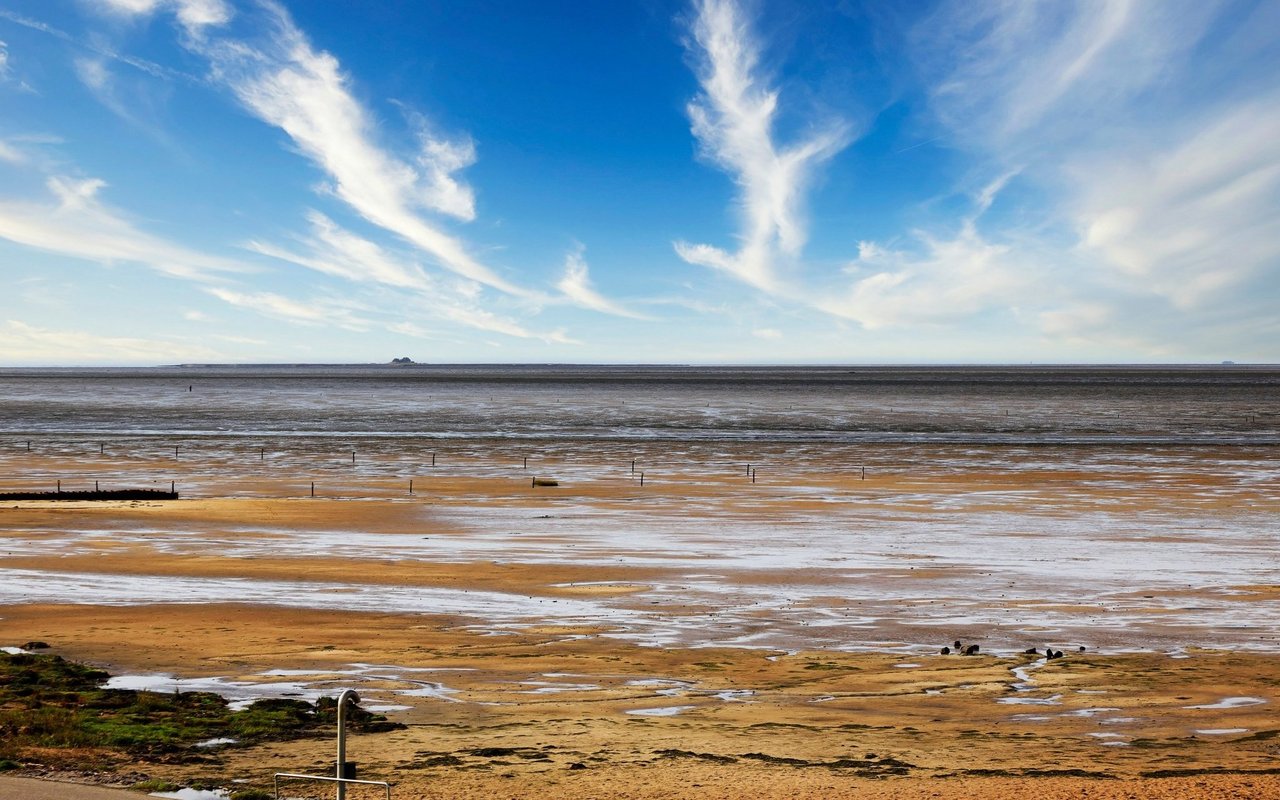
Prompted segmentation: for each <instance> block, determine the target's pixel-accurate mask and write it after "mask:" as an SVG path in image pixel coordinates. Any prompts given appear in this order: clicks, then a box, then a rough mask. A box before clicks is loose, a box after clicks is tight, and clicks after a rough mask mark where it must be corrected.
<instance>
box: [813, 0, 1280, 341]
mask: <svg viewBox="0 0 1280 800" xmlns="http://www.w3.org/2000/svg"><path fill="white" fill-rule="evenodd" d="M1246 5H1247V4H1246ZM1240 11H1241V9H1240V8H1235V9H1231V8H1228V7H1227V6H1226V5H1224V4H1221V3H1216V2H1205V3H1201V2H1181V1H1180V0H1170V2H1159V3H1149V2H1140V1H1139V0H1132V1H1130V0H1123V1H1121V2H1107V3H1078V4H1067V5H1063V4H1056V5H1055V4H1032V3H1020V2H1013V1H1012V0H1009V1H1008V2H992V3H984V4H981V5H980V6H976V7H975V6H974V5H973V4H969V3H959V2H946V3H943V4H941V5H940V6H939V7H938V9H937V10H936V11H935V13H934V14H933V15H932V16H931V17H929V18H928V19H926V20H924V21H923V22H922V23H921V24H920V25H919V26H918V27H917V28H916V29H915V30H914V31H913V32H912V34H911V35H910V36H909V37H908V40H909V41H910V43H911V44H912V47H913V51H914V53H915V55H916V60H917V63H918V65H919V67H920V70H921V73H922V75H923V77H924V79H925V82H926V83H925V87H924V88H925V90H926V91H927V93H928V96H929V98H930V106H929V108H930V111H931V112H932V114H933V118H934V120H935V121H936V123H937V124H938V125H939V126H940V127H941V128H942V129H943V130H944V131H945V139H946V141H947V142H948V143H950V144H951V145H952V146H954V147H957V148H959V149H960V150H961V151H962V152H964V153H965V154H966V155H967V156H968V157H969V158H970V159H971V163H972V164H973V170H974V171H975V172H976V173H977V174H982V173H983V172H985V173H986V174H987V175H988V176H990V183H989V186H988V188H989V190H983V192H981V193H978V195H976V196H974V198H973V205H974V207H975V208H977V209H978V210H977V211H976V212H975V213H974V214H972V215H971V216H969V217H967V218H965V219H964V220H962V222H961V224H960V225H959V228H960V230H959V233H957V234H947V233H942V232H940V230H945V228H944V227H942V226H939V227H938V228H935V229H933V230H924V231H917V232H916V233H915V234H913V236H912V240H911V241H912V243H913V244H914V246H911V247H904V246H903V245H902V244H899V245H898V246H896V247H891V246H885V245H880V244H876V243H866V244H864V248H863V253H862V254H860V257H859V258H858V259H857V260H855V261H854V262H853V263H852V264H851V266H850V271H851V272H852V274H853V276H854V278H855V280H854V283H853V285H852V286H851V288H850V290H849V291H848V292H847V293H845V294H844V295H842V296H837V299H835V300H833V301H831V303H829V304H827V307H828V309H829V310H832V311H833V312H835V313H840V314H842V315H847V316H849V317H850V318H852V319H856V320H858V321H859V322H861V323H862V324H864V325H865V326H868V327H887V326H892V325H898V324H901V325H911V324H918V323H920V322H926V321H930V320H932V321H936V322H940V323H945V322H947V321H954V322H962V321H964V320H966V319H972V318H973V317H974V316H975V315H978V314H983V313H992V312H997V311H1003V312H1005V313H1008V314H1012V315H1015V316H1017V317H1018V318H1019V319H1021V320H1023V322H1024V325H1025V326H1026V328H1027V329H1028V331H1027V332H1028V333H1029V334H1031V335H1036V334H1041V335H1044V336H1047V337H1050V338H1055V339H1065V340H1071V341H1080V342H1092V343H1097V344H1104V343H1110V344H1111V345H1113V346H1114V347H1116V348H1119V349H1123V350H1126V351H1129V352H1146V353H1149V354H1152V355H1160V354H1162V353H1164V352H1167V350H1166V348H1167V343H1168V342H1170V341H1177V340H1182V341H1184V352H1185V340H1186V339H1187V337H1195V338H1197V339H1199V340H1203V341H1204V342H1206V343H1211V344H1208V345H1206V346H1224V347H1226V346H1230V342H1231V339H1232V336H1231V334H1230V333H1229V330H1228V329H1229V322H1228V320H1230V319H1231V318H1233V317H1234V318H1235V319H1236V320H1237V324H1238V321H1239V320H1242V319H1249V320H1251V321H1252V324H1253V325H1255V326H1257V327H1259V328H1264V327H1265V328H1270V329H1274V328H1275V324H1274V311H1273V310H1271V309H1270V308H1269V307H1266V304H1265V303H1260V302H1259V301H1258V298H1259V297H1261V296H1274V295H1275V293H1276V292H1280V246H1278V245H1277V244H1276V243H1277V241H1278V236H1277V234H1278V233H1280V231H1278V230H1277V223H1276V220H1278V219H1280V116H1278V115H1277V114H1276V112H1275V111H1274V109H1275V108H1276V107H1277V104H1276V95H1275V88H1274V82H1269V81H1266V80H1263V79H1260V78H1259V77H1258V76H1259V75H1260V74H1264V73H1265V70H1263V71H1262V72H1260V71H1259V59H1260V58H1261V60H1266V59H1267V58H1270V59H1271V60H1274V59H1275V57H1276V50H1277V48H1276V46H1275V43H1274V42H1271V43H1270V44H1257V43H1256V42H1257V37H1253V36H1250V35H1248V33H1247V29H1248V28H1249V27H1250V26H1254V27H1256V26H1258V25H1259V24H1261V23H1260V22H1259V21H1258V20H1253V19H1251V18H1250V16H1249V15H1248V14H1239V12H1240ZM1237 15H1238V18H1237ZM1233 25H1234V26H1236V27H1237V30H1236V32H1235V33H1233V32H1232V31H1231V28H1232V26H1233ZM1215 27H1216V28H1217V29H1218V30H1217V32H1218V34H1219V36H1218V39H1217V40H1215V43H1206V42H1205V41H1204V37H1205V35H1206V31H1208V30H1210V29H1213V28H1215ZM1250 41H1253V42H1255V44H1252V45H1249V46H1245V45H1246V43H1248V42H1250ZM1267 48H1270V53H1269V55H1268V54H1267V53H1266V49H1267ZM1243 51H1249V52H1247V53H1246V52H1243ZM1233 69H1234V70H1235V73H1232V72H1231V70H1233ZM1210 72H1212V73H1214V74H1213V75H1212V76H1211V77H1210V78H1207V76H1206V73H1210ZM1205 86H1215V87H1218V89H1217V90H1216V92H1206V91H1205ZM1221 87H1229V88H1228V89H1227V90H1226V91H1223V90H1222V88H1221ZM1015 173H1016V174H1017V175H1018V178H1019V180H1020V181H1022V182H1023V183H1024V185H1026V186H1031V187H1034V189H1035V191H1036V192H1037V193H1038V196H1039V198H1038V203H1039V204H1040V206H1041V208H1040V209H1039V211H1040V213H1039V215H1038V216H1039V218H1038V219H1037V220H1036V221H1035V222H1034V223H1031V224H1028V223H1027V222H1025V221H1024V218H1019V217H1016V216H1004V217H1001V216H999V215H994V216H989V217H986V218H982V215H983V213H984V212H985V211H987V210H988V209H989V208H990V207H991V205H992V202H993V201H994V199H995V198H996V196H997V195H998V194H1000V193H1001V191H1002V190H1004V187H1005V185H1006V183H1007V182H1008V180H1009V177H1008V176H1011V175H1013V174H1015ZM983 197H985V198H986V199H985V200H984V199H983ZM980 218H981V219H980ZM1073 244H1074V246H1073ZM1236 338H1237V340H1238V338H1239V337H1238V335H1237V337H1236ZM1237 346H1239V341H1237Z"/></svg>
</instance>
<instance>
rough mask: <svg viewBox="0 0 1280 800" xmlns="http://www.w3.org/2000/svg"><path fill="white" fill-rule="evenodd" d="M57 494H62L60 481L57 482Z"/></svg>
mask: <svg viewBox="0 0 1280 800" xmlns="http://www.w3.org/2000/svg"><path fill="white" fill-rule="evenodd" d="M58 494H62V481H58Z"/></svg>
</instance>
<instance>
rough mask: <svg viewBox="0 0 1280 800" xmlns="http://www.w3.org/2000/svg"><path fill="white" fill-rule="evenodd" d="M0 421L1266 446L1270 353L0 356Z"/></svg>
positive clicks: (3, 424)
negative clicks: (451, 358) (505, 360)
mask: <svg viewBox="0 0 1280 800" xmlns="http://www.w3.org/2000/svg"><path fill="white" fill-rule="evenodd" d="M0 434H3V435H16V436H22V435H37V434H42V435H50V434H77V435H79V434H94V435H96V434H111V435H121V434H132V435H137V436H146V435H162V436H175V435H176V436H183V437H201V436H218V437H282V436H338V437H344V436H345V437H349V436H360V437H370V436H374V437H378V436H383V437H396V436H413V437H427V438H440V439H456V438H474V437H483V438H499V439H501V438H512V439H565V440H582V439H588V440H589V439H617V440H635V439H650V440H667V439H670V440H728V441H737V440H740V441H756V442H787V441H797V442H823V441H831V442H844V443H858V442H887V443H894V442H901V443H913V442H967V443H974V444H1000V443H1011V444H1037V443H1080V444H1088V443H1112V444H1117V443H1124V442H1133V443H1147V444H1151V443H1156V444H1158V443H1165V444H1188V445H1194V444H1219V445H1221V444H1242V445H1266V444H1276V443H1280V366H1235V365H1221V366H1173V367H1170V366H1106V367H1098V366H1078V367H1070V366H1053V367H1035V366H1017V367H862V366H848V367H695V366H569V365H537V366H523V365H482V366H453V365H451V366H435V365H421V364H413V365H394V366H391V365H368V366H362V365H334V366H319V365H314V366H313V365H299V366H292V365H259V366H215V365H189V366H170V367H152V368H117V369H107V368H98V369H54V368H48V369H34V368H32V369H20V368H8V369H0Z"/></svg>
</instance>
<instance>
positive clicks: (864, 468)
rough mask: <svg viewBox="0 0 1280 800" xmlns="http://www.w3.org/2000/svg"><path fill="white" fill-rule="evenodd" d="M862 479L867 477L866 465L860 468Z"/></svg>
mask: <svg viewBox="0 0 1280 800" xmlns="http://www.w3.org/2000/svg"><path fill="white" fill-rule="evenodd" d="M862 479H863V480H864V481H865V480H866V479H867V468H866V467H863V468H862Z"/></svg>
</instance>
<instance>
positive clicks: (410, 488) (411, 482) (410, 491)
mask: <svg viewBox="0 0 1280 800" xmlns="http://www.w3.org/2000/svg"><path fill="white" fill-rule="evenodd" d="M409 494H413V478H410V479H409Z"/></svg>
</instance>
